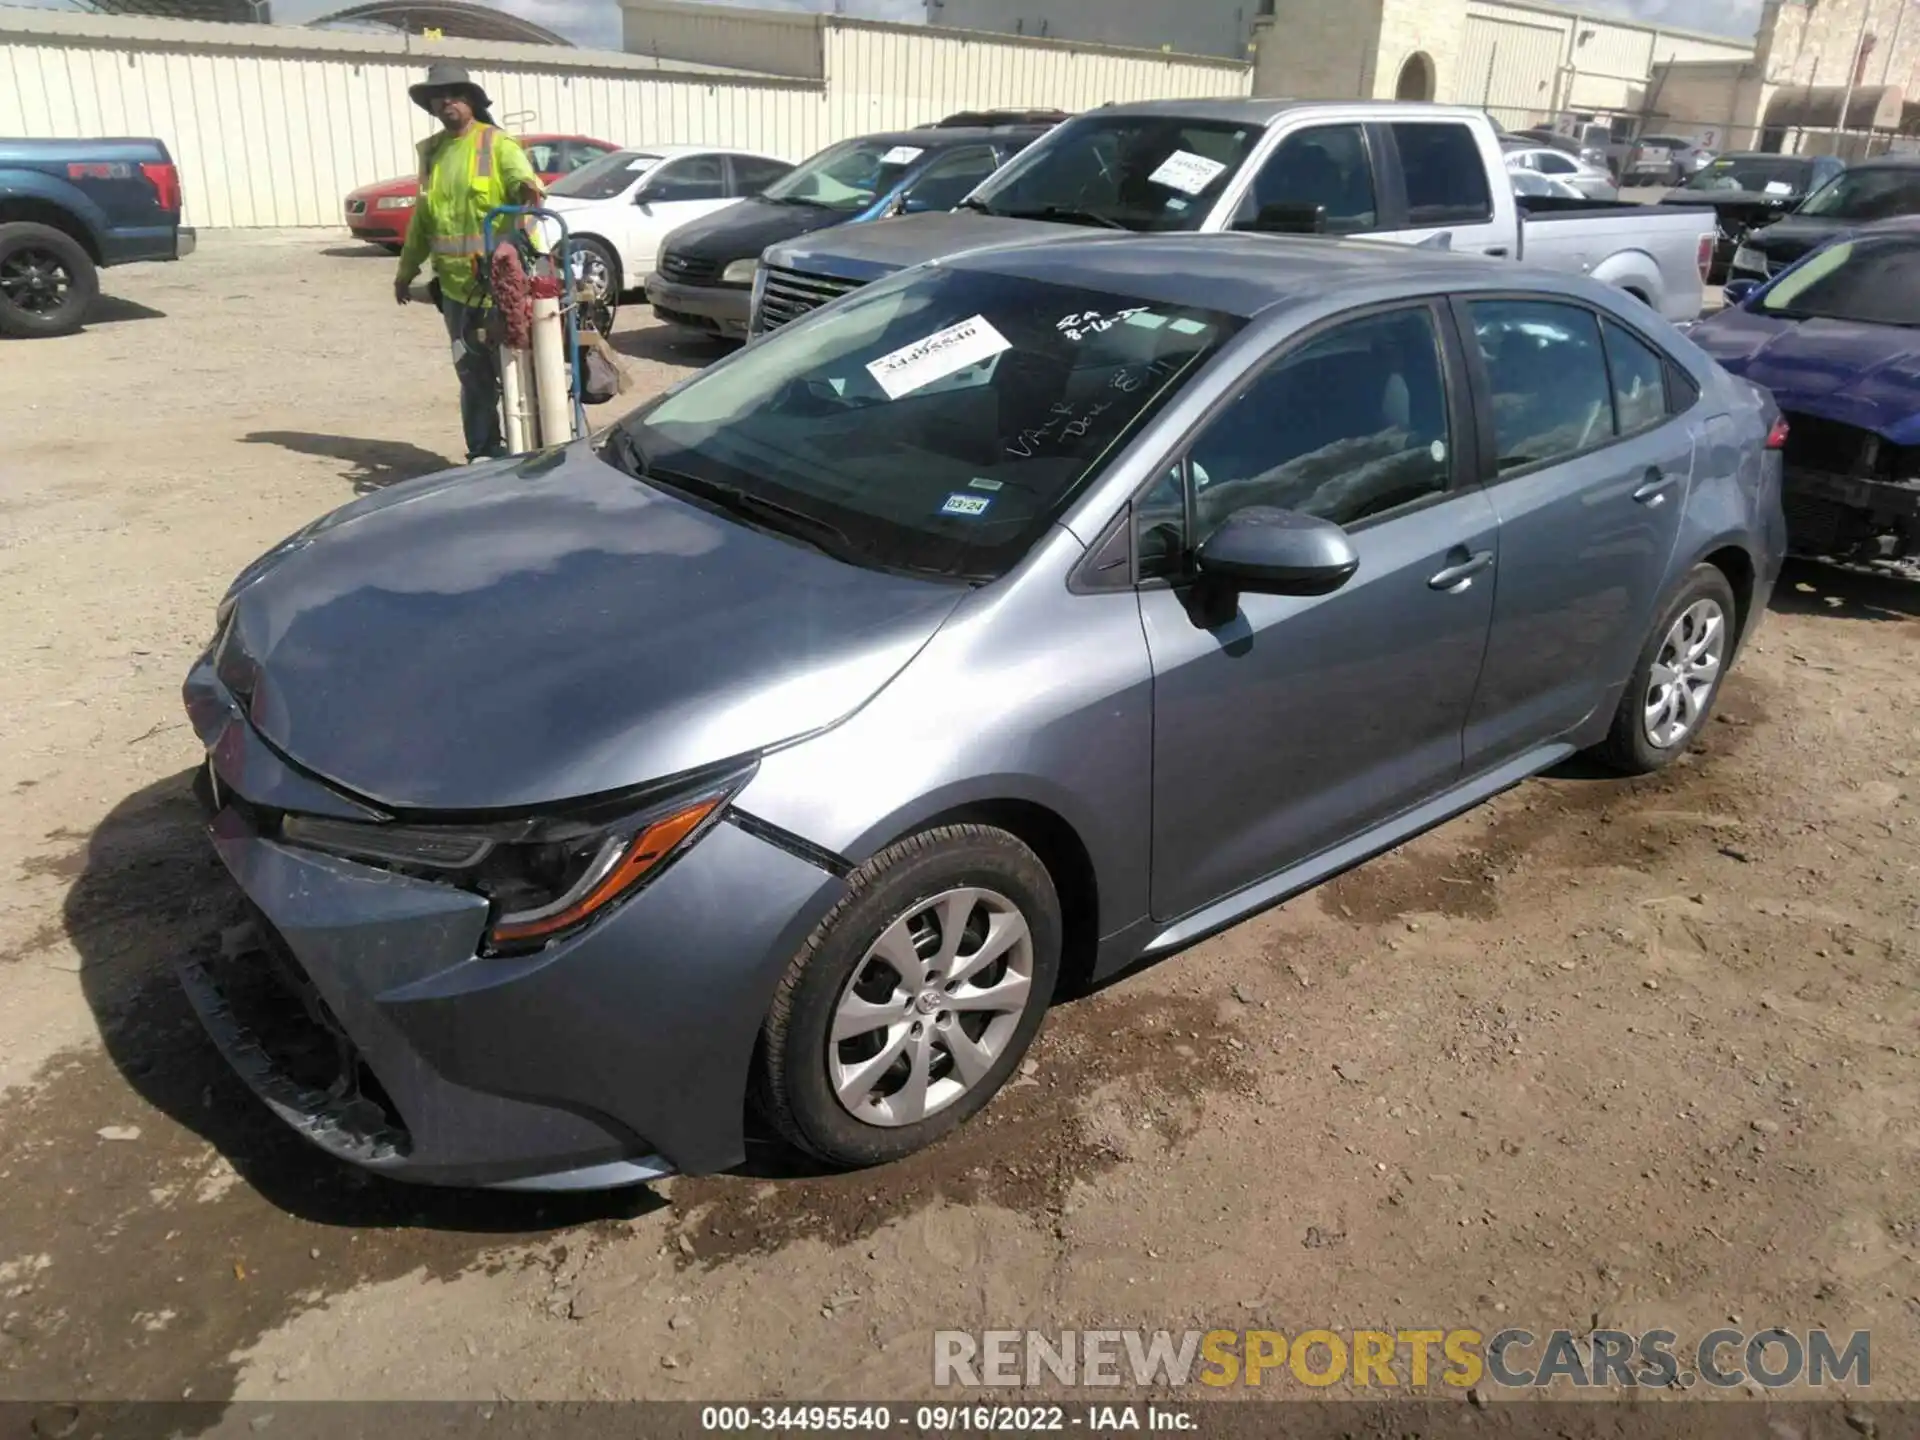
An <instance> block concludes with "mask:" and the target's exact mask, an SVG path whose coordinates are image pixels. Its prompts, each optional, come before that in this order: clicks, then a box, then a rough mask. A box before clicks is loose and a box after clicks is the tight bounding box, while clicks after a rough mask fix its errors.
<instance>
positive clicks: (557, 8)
mask: <svg viewBox="0 0 1920 1440" xmlns="http://www.w3.org/2000/svg"><path fill="white" fill-rule="evenodd" d="M351 3H353V0H273V16H274V19H276V20H278V21H280V22H281V23H283V24H290V25H298V24H302V23H304V22H306V21H308V20H311V19H313V18H314V17H316V16H319V15H325V14H327V13H328V12H330V11H334V10H339V9H343V8H345V7H346V6H347V5H348V4H351ZM481 3H484V4H492V5H497V6H498V7H499V8H500V9H502V10H507V11H510V12H511V13H513V14H515V15H520V16H524V17H525V18H526V19H528V20H532V21H534V22H535V23H536V24H540V25H545V26H546V27H547V28H548V29H550V30H553V31H555V32H557V33H558V34H561V35H564V36H565V37H566V38H567V39H569V40H571V41H573V42H574V43H575V44H576V45H583V46H586V47H588V48H590V49H596V50H618V49H619V48H620V8H619V5H618V4H617V3H616V0H481ZM706 3H708V4H713V5H746V6H748V7H750V8H754V9H763V10H814V11H819V10H834V9H842V10H844V11H846V13H848V14H850V15H859V16H863V17H865V18H867V19H874V20H919V19H921V18H923V17H924V16H925V14H926V7H925V5H924V3H923V0H838V3H837V4H836V0H706ZM1328 3H1334V0H1328ZM1760 3H1761V0H1585V3H1584V4H1583V6H1582V8H1584V9H1587V10H1590V11H1592V12H1593V13H1594V14H1596V15H1600V14H1615V15H1625V16H1630V17H1633V18H1635V19H1640V20H1649V21H1653V22H1655V23H1658V24H1663V25H1674V26H1680V27H1683V28H1686V29H1689V30H1707V31H1711V32H1714V33H1718V34H1726V35H1737V36H1739V37H1741V38H1743V39H1744V38H1746V37H1748V36H1751V35H1752V34H1753V32H1754V30H1755V29H1756V28H1757V27H1758V25H1759V23H1760ZM0 4H27V5H41V6H46V7H49V8H54V9H71V8H75V7H74V6H73V5H72V3H71V0H0Z"/></svg>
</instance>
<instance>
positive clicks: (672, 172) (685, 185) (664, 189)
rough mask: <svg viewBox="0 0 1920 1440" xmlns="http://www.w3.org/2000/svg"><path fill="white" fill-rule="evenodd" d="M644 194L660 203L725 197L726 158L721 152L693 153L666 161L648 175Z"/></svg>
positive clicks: (642, 191) (643, 190)
mask: <svg viewBox="0 0 1920 1440" xmlns="http://www.w3.org/2000/svg"><path fill="white" fill-rule="evenodd" d="M641 194H642V195H643V196H644V197H645V198H646V199H648V200H650V201H654V202H656V203H661V202H669V201H674V200H724V199H725V198H726V196H727V167H726V162H725V161H724V160H722V159H721V157H720V156H718V155H689V156H687V157H686V158H685V159H682V160H675V161H672V162H671V163H669V164H666V165H662V166H661V167H660V168H659V169H658V170H656V171H654V172H653V174H652V175H650V176H648V177H647V183H646V184H645V185H644V186H642V187H641Z"/></svg>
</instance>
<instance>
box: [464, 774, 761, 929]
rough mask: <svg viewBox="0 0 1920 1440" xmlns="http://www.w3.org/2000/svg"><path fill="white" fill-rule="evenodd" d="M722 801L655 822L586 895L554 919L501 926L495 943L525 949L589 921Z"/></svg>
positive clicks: (544, 917) (719, 798)
mask: <svg viewBox="0 0 1920 1440" xmlns="http://www.w3.org/2000/svg"><path fill="white" fill-rule="evenodd" d="M723 799H724V797H722V796H715V797H713V798H711V799H707V800H702V801H700V802H699V803H698V804H695V805H689V806H688V807H687V808H686V809H684V810H680V811H676V812H675V813H674V814H672V815H669V816H667V817H666V818H665V819H662V820H656V821H654V822H653V824H651V825H649V826H648V827H647V828H646V829H645V830H642V831H641V832H640V833H639V835H637V836H636V837H635V838H634V840H633V843H632V844H630V845H629V846H627V849H626V853H625V854H623V855H622V856H621V857H620V859H619V862H618V863H617V864H615V865H614V867H613V868H612V869H611V870H609V871H608V872H607V873H606V875H605V877H604V878H602V879H601V881H600V883H599V884H597V885H595V886H594V887H593V888H592V889H591V890H589V891H588V892H587V893H586V894H584V895H582V896H581V897H580V898H579V899H577V900H575V901H574V902H573V903H572V904H571V905H568V906H566V907H565V908H564V909H561V910H556V911H555V912H554V913H553V914H551V915H542V916H540V917H539V918H537V919H529V920H524V921H521V922H519V923H517V924H516V923H513V922H510V921H503V922H501V923H500V924H498V925H496V926H494V927H493V933H492V939H493V943H494V944H495V945H525V944H527V943H528V942H530V941H538V940H543V939H545V938H547V937H548V936H551V935H557V934H559V933H560V932H561V931H564V930H571V929H573V928H574V927H575V926H576V925H579V924H581V923H582V922H583V921H585V920H588V919H590V918H591V917H592V916H593V915H594V914H595V913H596V912H598V911H600V910H602V909H605V908H606V907H607V906H608V905H610V904H612V903H613V902H614V901H615V900H618V899H619V898H620V897H621V896H622V895H624V894H625V893H626V892H627V891H629V890H631V889H632V888H633V887H634V886H636V885H638V884H639V883H640V882H641V881H642V880H644V879H645V878H646V877H647V874H648V873H649V872H650V871H651V870H653V868H654V867H655V866H657V865H658V864H659V863H660V862H661V861H662V860H664V859H666V858H667V856H669V855H671V854H672V853H673V852H674V850H676V849H677V848H678V847H679V845H680V843H681V842H682V841H683V840H685V839H686V838H687V837H688V836H689V835H691V834H692V833H693V832H694V831H695V830H697V829H699V828H700V826H701V824H702V823H703V822H705V820H706V819H707V817H708V816H709V815H711V814H713V812H714V811H715V810H717V809H719V808H720V805H721V803H722V800H723Z"/></svg>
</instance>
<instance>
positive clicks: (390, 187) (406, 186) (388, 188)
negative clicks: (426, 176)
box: [347, 175, 420, 200]
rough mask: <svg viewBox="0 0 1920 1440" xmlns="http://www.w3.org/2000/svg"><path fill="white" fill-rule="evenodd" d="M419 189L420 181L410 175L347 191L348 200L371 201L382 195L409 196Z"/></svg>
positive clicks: (377, 181)
mask: <svg viewBox="0 0 1920 1440" xmlns="http://www.w3.org/2000/svg"><path fill="white" fill-rule="evenodd" d="M419 188H420V181H419V179H418V178H417V177H415V176H412V175H402V176H400V177H399V178H398V179H396V180H376V181H375V182H374V183H373V184H371V185H362V186H361V187H360V188H359V189H358V190H349V191H348V192H347V198H348V199H349V200H372V199H376V198H378V197H379V196H382V195H411V194H413V193H415V192H416V191H417V190H419Z"/></svg>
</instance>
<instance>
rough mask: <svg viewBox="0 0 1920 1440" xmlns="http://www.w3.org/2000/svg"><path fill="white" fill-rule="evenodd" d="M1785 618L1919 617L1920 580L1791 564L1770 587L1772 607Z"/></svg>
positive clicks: (1797, 562)
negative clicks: (1818, 616)
mask: <svg viewBox="0 0 1920 1440" xmlns="http://www.w3.org/2000/svg"><path fill="white" fill-rule="evenodd" d="M1770 608H1771V609H1773V610H1777V611H1779V612H1780V613H1781V614H1783V615H1830V616H1833V617H1835V618H1837V619H1842V620H1913V619H1915V618H1920V579H1908V578H1905V577H1903V576H1900V575H1895V574H1891V573H1889V572H1887V571H1884V570H1868V569H1862V568H1859V567H1855V566H1847V565H1828V564H1823V563H1822V562H1820V561H1818V560H1789V561H1788V562H1787V564H1786V568H1785V569H1784V570H1782V571H1781V572H1780V580H1779V583H1778V584H1776V585H1775V586H1774V587H1773V604H1772V605H1771V607H1770Z"/></svg>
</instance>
